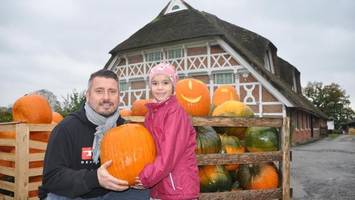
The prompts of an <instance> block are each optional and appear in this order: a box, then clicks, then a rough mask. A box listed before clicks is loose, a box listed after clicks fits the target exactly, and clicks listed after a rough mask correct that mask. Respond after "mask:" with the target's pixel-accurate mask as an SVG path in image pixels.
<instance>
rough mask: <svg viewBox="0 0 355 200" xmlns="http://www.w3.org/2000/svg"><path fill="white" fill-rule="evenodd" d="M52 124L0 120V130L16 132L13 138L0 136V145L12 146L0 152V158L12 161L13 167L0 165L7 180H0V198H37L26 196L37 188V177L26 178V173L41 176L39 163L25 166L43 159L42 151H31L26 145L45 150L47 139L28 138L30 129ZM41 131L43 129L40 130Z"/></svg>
mask: <svg viewBox="0 0 355 200" xmlns="http://www.w3.org/2000/svg"><path fill="white" fill-rule="evenodd" d="M54 126H55V125H54V124H26V123H19V122H10V123H0V132H4V131H11V132H15V133H16V138H15V139H4V138H0V146H2V147H3V146H7V147H13V148H14V149H15V151H14V152H13V153H11V152H10V153H8V152H0V160H2V161H12V162H14V163H15V166H14V167H4V166H0V174H2V177H6V179H7V180H4V178H3V179H1V180H0V189H1V190H2V192H4V191H5V193H6V194H0V199H16V200H22V199H23V200H24V199H26V200H27V199H31V200H32V199H38V197H32V198H29V197H28V192H29V191H34V190H37V189H38V186H39V185H41V181H36V182H31V183H30V182H29V178H30V177H35V176H41V175H42V171H43V167H37V168H31V169H30V168H29V163H30V162H33V161H43V160H44V154H45V153H44V152H43V153H31V154H30V152H29V150H30V148H33V149H39V150H46V148H47V143H45V142H39V141H34V140H30V132H38V131H51V130H52V129H53V128H54ZM43 134H45V133H43Z"/></svg>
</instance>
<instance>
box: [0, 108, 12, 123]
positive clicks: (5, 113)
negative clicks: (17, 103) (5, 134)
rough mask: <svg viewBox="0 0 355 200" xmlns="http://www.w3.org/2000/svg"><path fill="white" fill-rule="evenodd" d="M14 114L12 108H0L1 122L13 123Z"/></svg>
mask: <svg viewBox="0 0 355 200" xmlns="http://www.w3.org/2000/svg"><path fill="white" fill-rule="evenodd" d="M11 121H12V112H11V108H6V107H0V122H11Z"/></svg>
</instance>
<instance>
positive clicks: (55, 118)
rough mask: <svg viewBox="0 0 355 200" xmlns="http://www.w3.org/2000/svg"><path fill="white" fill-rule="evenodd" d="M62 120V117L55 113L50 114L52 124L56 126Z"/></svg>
mask: <svg viewBox="0 0 355 200" xmlns="http://www.w3.org/2000/svg"><path fill="white" fill-rule="evenodd" d="M62 120H63V116H62V115H61V114H59V113H57V112H52V123H55V124H58V123H59V122H60V121H62Z"/></svg>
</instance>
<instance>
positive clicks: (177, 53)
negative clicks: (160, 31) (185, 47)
mask: <svg viewBox="0 0 355 200" xmlns="http://www.w3.org/2000/svg"><path fill="white" fill-rule="evenodd" d="M183 56H184V52H183V51H182V49H181V48H178V49H170V50H168V51H167V57H168V59H173V58H182V57H183Z"/></svg>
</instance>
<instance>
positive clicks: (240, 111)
mask: <svg viewBox="0 0 355 200" xmlns="http://www.w3.org/2000/svg"><path fill="white" fill-rule="evenodd" d="M212 116H225V117H252V116H254V112H253V110H252V109H251V108H250V107H249V106H248V105H246V104H244V103H242V102H240V101H234V100H230V101H226V102H224V103H222V104H221V105H219V106H217V107H216V108H215V109H214V110H213V112H212ZM213 128H214V129H215V130H216V131H217V133H220V134H223V133H226V134H228V135H234V136H237V137H238V138H239V139H241V140H243V139H244V136H245V131H246V127H213Z"/></svg>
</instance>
